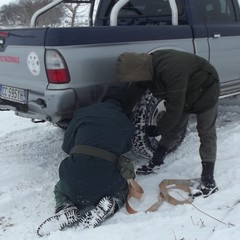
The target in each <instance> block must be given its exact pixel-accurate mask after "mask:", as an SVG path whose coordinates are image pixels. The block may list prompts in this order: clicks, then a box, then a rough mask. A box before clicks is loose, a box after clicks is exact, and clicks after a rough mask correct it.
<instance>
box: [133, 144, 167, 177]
mask: <svg viewBox="0 0 240 240" xmlns="http://www.w3.org/2000/svg"><path fill="white" fill-rule="evenodd" d="M167 153H168V149H167V148H166V147H164V146H161V145H159V146H158V147H157V149H156V151H155V153H154V154H153V157H152V159H151V161H149V162H148V164H147V165H143V166H141V167H140V168H138V169H137V170H136V174H138V175H148V174H152V173H154V171H153V169H154V168H155V167H156V166H160V165H163V164H164V159H165V157H166V155H167Z"/></svg>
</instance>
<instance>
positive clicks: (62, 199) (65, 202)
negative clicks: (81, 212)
mask: <svg viewBox="0 0 240 240" xmlns="http://www.w3.org/2000/svg"><path fill="white" fill-rule="evenodd" d="M53 192H54V197H55V202H56V207H55V213H58V212H59V211H61V210H62V209H64V208H66V207H68V206H73V205H74V204H73V202H72V201H71V200H70V199H69V198H68V197H67V196H66V195H65V193H64V191H63V189H62V187H61V182H60V181H58V182H57V184H56V185H55V187H54V191H53Z"/></svg>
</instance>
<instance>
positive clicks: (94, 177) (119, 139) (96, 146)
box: [37, 94, 134, 236]
mask: <svg viewBox="0 0 240 240" xmlns="http://www.w3.org/2000/svg"><path fill="white" fill-rule="evenodd" d="M114 95H115V94H114ZM114 97H116V95H115V96H114ZM118 100H119V99H113V98H106V99H105V100H104V101H103V102H100V103H97V104H94V105H91V106H87V107H84V108H81V109H78V110H77V111H76V112H75V113H74V116H73V119H72V121H71V122H70V124H69V126H68V128H67V130H66V132H65V136H64V141H63V146H62V148H63V150H64V151H65V152H66V153H67V154H70V155H69V156H68V157H66V158H65V159H64V160H63V161H62V162H61V164H60V167H59V178H60V180H59V181H58V183H57V184H56V186H55V189H54V194H55V200H56V209H55V210H56V211H55V213H56V214H55V215H54V216H52V217H50V218H48V219H47V220H45V221H44V222H43V223H42V224H41V225H40V226H39V228H38V230H37V234H38V235H39V236H44V235H48V234H50V232H52V231H54V230H63V229H65V228H66V227H71V226H79V227H82V228H94V227H96V226H98V225H99V224H101V223H102V222H103V221H104V220H106V218H108V217H110V216H111V215H113V214H114V213H115V212H116V211H117V210H118V209H119V208H120V207H122V206H123V205H124V203H125V200H126V197H127V193H128V183H127V180H126V179H125V178H124V177H123V175H122V174H121V172H120V170H119V166H118V163H117V161H118V158H119V157H120V156H123V155H122V154H124V153H126V152H128V151H129V150H130V148H131V139H132V137H133V133H134V126H133V124H132V122H131V121H130V120H129V119H128V117H127V116H126V115H125V113H124V112H123V111H122V108H121V101H118ZM120 159H121V157H120ZM130 174H133V175H134V170H133V169H132V170H131V173H130ZM130 178H132V177H130Z"/></svg>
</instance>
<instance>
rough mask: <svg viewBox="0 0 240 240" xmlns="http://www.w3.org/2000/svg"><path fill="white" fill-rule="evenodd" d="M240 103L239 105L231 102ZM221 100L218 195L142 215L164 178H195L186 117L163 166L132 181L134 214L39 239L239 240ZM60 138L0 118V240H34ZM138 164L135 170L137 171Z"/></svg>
mask: <svg viewBox="0 0 240 240" xmlns="http://www.w3.org/2000/svg"><path fill="white" fill-rule="evenodd" d="M234 99H235V100H234V101H235V102H238V103H239V102H240V98H237V99H236V98H234ZM234 101H233V102H232V100H231V99H230V100H227V101H226V100H222V101H221V105H220V107H219V117H218V121H217V133H218V158H217V163H216V171H215V179H216V182H217V184H218V187H219V192H217V193H215V194H213V195H211V196H210V197H208V198H206V199H204V198H197V199H195V200H194V202H193V205H190V204H185V205H178V206H173V205H170V204H168V203H167V202H164V203H163V205H162V206H161V207H160V208H159V209H158V211H157V212H154V213H144V212H143V211H144V210H145V209H146V208H147V207H149V206H150V205H151V204H152V203H153V202H155V201H156V199H157V196H158V193H159V189H158V184H159V183H160V182H161V181H162V180H163V179H165V178H179V179H183V178H184V179H185V178H196V177H199V176H200V173H201V164H200V159H199V155H198V145H199V141H198V136H197V133H196V129H195V118H194V117H193V118H191V122H190V125H189V129H188V133H187V136H186V138H185V140H184V142H183V144H182V145H181V146H180V147H179V149H178V150H177V151H176V152H175V153H172V154H171V155H169V156H168V157H167V158H166V164H165V166H163V167H162V168H161V169H159V170H158V171H157V174H155V175H152V176H141V177H137V179H136V180H137V181H138V182H139V184H140V185H141V186H142V187H143V189H144V191H145V194H144V197H143V198H142V199H141V200H140V201H138V202H137V201H136V200H132V201H131V203H132V206H133V207H134V208H136V209H138V210H139V213H137V214H134V215H129V214H128V213H127V212H126V210H125V209H124V208H122V209H121V210H120V211H119V212H118V213H117V214H116V215H114V216H113V217H112V218H111V219H109V220H107V221H106V222H105V223H104V224H103V225H102V226H100V227H97V228H95V229H90V230H80V229H68V230H66V231H62V232H61V231H57V232H54V233H52V234H51V235H50V236H47V237H44V238H42V239H47V240H60V239H67V240H80V239H81V240H95V239H96V240H101V239H103V240H107V239H111V240H125V239H126V240H135V239H137V240H146V239H150V240H160V239H163V240H220V239H221V240H228V239H229V240H239V239H240V190H239V188H240V187H239V183H240V107H239V106H237V105H235V104H234ZM62 140H63V131H62V130H61V129H59V128H57V127H55V126H53V125H51V124H49V123H40V124H34V123H31V121H30V120H28V119H23V118H20V117H17V116H15V115H14V114H13V112H0V144H1V147H0V166H1V174H0V239H1V240H35V239H40V237H38V236H37V235H36V229H37V227H38V226H39V224H40V223H41V222H42V221H43V220H45V219H46V218H47V217H49V216H51V215H52V214H53V213H54V198H53V192H52V191H53V187H54V184H55V183H56V181H57V180H58V165H59V163H60V162H61V160H62V159H63V158H64V157H65V154H64V153H63V151H62V150H61V144H62ZM141 163H142V162H141V161H139V162H137V163H136V165H140V164H141Z"/></svg>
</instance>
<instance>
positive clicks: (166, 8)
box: [0, 0, 240, 156]
mask: <svg viewBox="0 0 240 240" xmlns="http://www.w3.org/2000/svg"><path fill="white" fill-rule="evenodd" d="M65 3H86V4H89V26H87V27H71V28H50V27H41V28H38V27H36V22H37V19H38V17H39V16H41V15H42V14H44V13H45V12H47V11H48V10H50V9H52V8H53V7H55V6H58V5H59V4H65ZM169 48H170V49H176V50H182V51H187V52H190V53H193V54H196V55H199V56H201V57H204V58H206V59H207V60H209V61H210V62H211V63H212V64H213V65H214V66H215V67H216V69H217V71H218V73H219V77H220V81H221V97H225V96H229V95H236V94H239V93H240V0H119V1H117V0H98V1H95V0H55V1H53V2H52V3H50V4H48V5H47V6H45V7H44V8H42V9H40V10H38V11H37V12H36V13H35V14H34V15H33V16H32V19H31V26H30V27H29V28H17V29H1V30H0V109H8V110H13V111H15V113H16V115H18V116H21V117H26V118H31V119H32V120H33V121H37V120H41V121H50V122H52V123H54V124H58V125H60V126H63V125H64V124H65V123H66V122H67V121H68V120H69V119H71V116H72V113H73V111H74V110H75V109H76V108H79V107H82V106H86V105H89V104H92V103H94V102H97V101H100V100H101V98H102V97H103V95H104V94H105V92H106V91H107V88H108V87H109V85H111V84H113V83H116V82H117V77H116V73H115V63H116V59H117V57H118V55H120V54H121V53H123V52H146V53H152V52H154V51H156V50H159V49H169ZM141 101H142V102H141V104H138V106H136V107H135V109H134V110H135V112H136V114H135V115H136V116H137V117H136V119H138V120H136V121H138V123H136V126H137V128H138V131H137V134H136V135H137V138H136V139H138V140H136V141H135V143H134V144H135V148H136V149H138V151H139V153H141V154H144V155H145V156H149V155H151V154H152V150H153V149H154V148H155V147H156V143H157V140H159V139H152V138H151V139H148V138H147V137H145V135H144V134H143V131H144V127H143V126H142V127H141V126H140V125H141V124H139V123H140V122H141V123H144V122H145V123H146V122H148V123H150V122H151V123H152V124H153V123H155V122H156V121H157V119H158V118H159V117H161V112H162V111H164V104H163V101H162V100H161V99H156V98H154V97H153V96H152V94H151V93H150V92H149V91H147V92H146V94H145V96H143V98H142V100H141ZM139 126H140V127H139ZM184 132H185V130H183V134H182V138H183V137H184ZM181 140H182V139H180V142H181ZM133 142H134V141H133ZM176 147H177V145H176Z"/></svg>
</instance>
